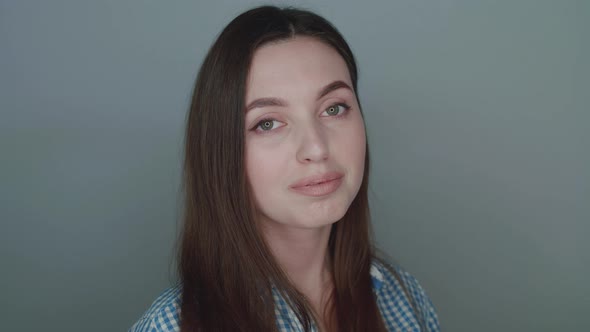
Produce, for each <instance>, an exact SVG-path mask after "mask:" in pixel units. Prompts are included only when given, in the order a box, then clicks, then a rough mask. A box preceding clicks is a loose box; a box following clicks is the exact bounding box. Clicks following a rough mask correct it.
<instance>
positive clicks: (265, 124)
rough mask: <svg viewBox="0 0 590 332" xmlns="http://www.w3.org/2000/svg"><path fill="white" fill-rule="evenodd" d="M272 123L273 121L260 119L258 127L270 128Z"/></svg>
mask: <svg viewBox="0 0 590 332" xmlns="http://www.w3.org/2000/svg"><path fill="white" fill-rule="evenodd" d="M273 124H274V121H271V120H265V121H261V122H260V124H259V126H260V129H262V130H270V129H272V127H273Z"/></svg>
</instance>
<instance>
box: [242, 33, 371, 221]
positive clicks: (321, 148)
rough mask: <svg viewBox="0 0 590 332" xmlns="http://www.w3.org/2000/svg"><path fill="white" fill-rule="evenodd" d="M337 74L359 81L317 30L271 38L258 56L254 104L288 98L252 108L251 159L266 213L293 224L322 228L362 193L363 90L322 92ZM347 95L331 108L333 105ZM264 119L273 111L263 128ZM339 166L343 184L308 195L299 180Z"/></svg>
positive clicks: (250, 96) (265, 217) (251, 85)
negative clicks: (296, 189) (297, 187)
mask: <svg viewBox="0 0 590 332" xmlns="http://www.w3.org/2000/svg"><path fill="white" fill-rule="evenodd" d="M334 81H343V82H344V83H346V84H348V85H349V86H352V83H351V80H350V77H349V74H348V70H347V67H346V64H345V62H344V60H343V59H342V58H341V57H340V55H339V54H338V53H337V52H336V51H335V50H334V49H332V48H331V47H329V46H327V45H325V44H323V43H321V42H319V41H317V40H315V39H313V38H309V37H296V38H294V39H289V40H287V41H282V42H279V43H273V44H270V45H265V46H263V47H261V48H260V49H258V50H257V51H256V52H255V54H254V58H253V61H252V65H251V69H250V75H249V79H248V83H247V93H246V105H248V104H250V103H251V102H252V101H253V100H255V99H259V98H268V97H271V98H277V99H281V100H282V101H283V103H284V104H285V105H283V106H273V105H270V106H263V107H257V108H254V109H251V110H249V111H247V113H246V121H245V123H246V130H247V134H246V167H247V175H248V180H249V182H250V185H251V188H252V191H253V194H254V197H255V200H256V203H257V207H258V211H259V213H260V217H261V219H262V221H265V222H268V223H276V224H280V225H282V226H289V227H293V228H318V227H322V226H327V225H331V224H332V223H334V222H336V221H337V220H339V219H340V218H341V217H342V216H343V215H344V213H345V212H346V210H347V209H348V207H349V206H350V203H351V202H352V200H353V199H354V197H355V196H356V193H357V192H358V189H359V187H360V184H361V181H362V175H363V170H364V160H365V129H364V123H363V119H362V116H361V113H360V110H359V105H358V102H357V99H356V96H355V94H354V92H353V91H352V90H349V89H346V88H340V89H337V90H334V91H332V92H331V93H329V94H327V95H326V96H324V97H323V98H321V99H319V100H318V99H317V97H318V93H319V92H320V91H321V90H322V88H323V87H324V86H326V85H328V84H330V83H332V82H334ZM337 103H345V104H347V105H349V106H350V107H351V108H350V109H349V110H348V111H347V110H346V109H345V108H344V107H342V106H336V108H337V109H338V110H337V111H336V110H335V109H330V111H331V112H332V114H334V113H336V114H337V115H336V114H334V115H330V114H329V113H327V112H326V110H327V109H329V108H330V106H332V105H334V104H337ZM262 119H272V120H274V121H275V122H272V127H270V128H272V130H266V131H264V130H263V129H262V128H265V129H269V125H268V124H263V126H262V127H258V128H256V130H251V129H252V128H254V127H256V124H257V123H258V122H259V121H260V120H262ZM328 171H338V172H341V173H343V174H344V178H343V182H342V185H341V186H340V188H339V189H338V190H337V191H336V192H334V193H332V194H330V195H328V196H323V197H309V196H303V195H301V194H298V193H296V192H294V191H292V190H291V189H290V188H289V186H290V185H292V184H293V183H295V182H296V181H298V180H300V179H302V178H305V177H308V176H312V175H318V174H323V173H325V172H328Z"/></svg>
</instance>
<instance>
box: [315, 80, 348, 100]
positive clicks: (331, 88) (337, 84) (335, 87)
mask: <svg viewBox="0 0 590 332" xmlns="http://www.w3.org/2000/svg"><path fill="white" fill-rule="evenodd" d="M338 89H348V90H350V91H352V88H351V87H350V85H348V84H346V83H345V82H344V81H334V82H332V83H330V84H328V85H326V86H325V87H324V88H323V89H322V90H321V91H320V93H319V94H318V99H321V98H322V97H324V96H326V95H327V94H328V93H330V92H332V91H334V90H338Z"/></svg>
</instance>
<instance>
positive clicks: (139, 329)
mask: <svg viewBox="0 0 590 332" xmlns="http://www.w3.org/2000/svg"><path fill="white" fill-rule="evenodd" d="M181 293H182V289H181V286H180V285H176V286H173V287H170V288H168V289H166V290H165V291H164V292H162V293H161V294H160V295H159V296H158V297H157V298H156V299H155V300H154V302H152V304H151V305H150V307H149V308H148V309H147V310H146V312H145V313H144V314H143V315H142V316H141V318H140V319H139V320H138V321H137V322H135V324H133V326H131V328H130V329H129V332H176V331H179V330H180V328H179V323H180V299H181Z"/></svg>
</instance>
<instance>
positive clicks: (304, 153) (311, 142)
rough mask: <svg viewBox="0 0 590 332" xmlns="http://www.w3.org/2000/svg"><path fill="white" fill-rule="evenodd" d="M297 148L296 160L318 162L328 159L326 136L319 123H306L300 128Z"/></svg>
mask: <svg viewBox="0 0 590 332" xmlns="http://www.w3.org/2000/svg"><path fill="white" fill-rule="evenodd" d="M298 144H299V146H298V148H297V160H298V161H299V162H301V163H312V162H320V161H324V160H326V159H328V156H329V151H328V137H327V133H326V132H325V131H324V130H323V129H322V127H321V125H320V124H317V123H314V124H308V125H306V126H305V127H304V128H302V129H301V132H300V137H299V143H298Z"/></svg>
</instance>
